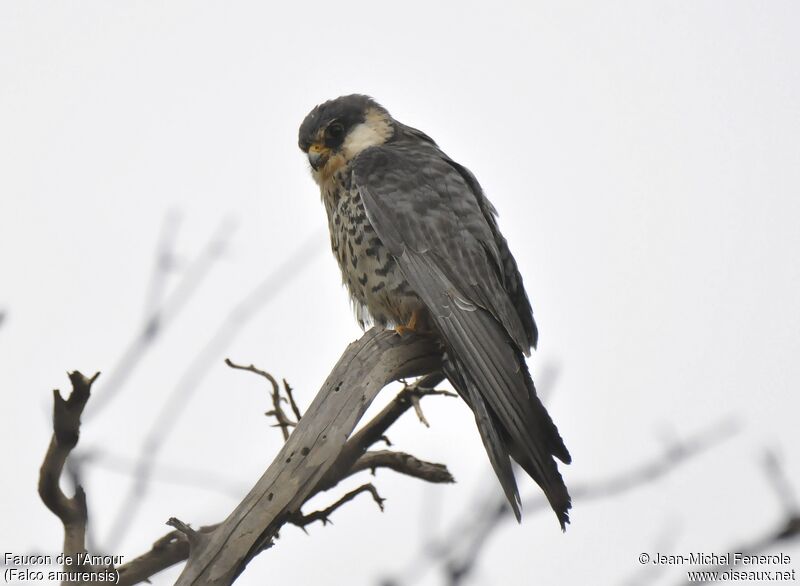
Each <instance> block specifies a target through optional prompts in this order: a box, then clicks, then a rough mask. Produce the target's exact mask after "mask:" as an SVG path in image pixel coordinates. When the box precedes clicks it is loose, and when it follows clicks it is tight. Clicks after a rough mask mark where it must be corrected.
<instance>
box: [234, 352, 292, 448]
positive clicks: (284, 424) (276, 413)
mask: <svg viewBox="0 0 800 586" xmlns="http://www.w3.org/2000/svg"><path fill="white" fill-rule="evenodd" d="M225 364H227V365H228V366H230V367H231V368H234V369H236V370H246V371H248V372H253V373H255V374H257V375H259V376H262V377H264V378H265V379H267V380H268V381H269V383H270V384H271V385H272V393H270V397H271V398H272V411H267V412H266V413H265V415H267V416H268V417H274V418H275V421H277V425H275V427H280V428H281V433H282V434H283V441H286V440H288V439H289V428H290V427H294V426H295V425H297V422H295V421H292V420H291V419H289V417H288V416H287V415H286V412H285V411H284V410H283V407H282V406H281V401H283V400H285V399H283V397H281V388H280V386H279V385H278V381H277V380H276V379H275V377H274V376H272V375H271V374H270V373H268V372H266V371H264V370H261V369H260V368H256V367H255V366H254V365H252V364H250V365H248V366H244V365H242V364H236V363H234V362H233V361H232V360H231V359H230V358H226V359H225ZM283 382H284V384H286V380H284V381H283ZM298 420H299V418H298Z"/></svg>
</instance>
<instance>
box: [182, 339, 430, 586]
mask: <svg viewBox="0 0 800 586" xmlns="http://www.w3.org/2000/svg"><path fill="white" fill-rule="evenodd" d="M440 358H441V357H440V353H439V350H438V348H437V347H436V344H435V342H434V340H432V339H431V338H428V337H424V336H411V337H408V338H405V337H402V338H401V337H400V336H397V335H396V334H395V333H394V332H391V331H382V330H378V329H375V328H373V329H371V330H369V331H367V332H366V333H365V334H364V336H362V338H361V339H359V340H358V341H356V342H354V343H352V344H350V346H349V347H348V348H347V350H346V351H345V353H344V355H343V356H342V358H341V359H340V360H339V362H338V363H337V365H336V366H335V367H334V369H333V371H332V372H331V374H330V376H329V377H328V380H327V381H326V382H325V384H324V385H323V387H322V389H321V390H320V392H319V393H318V394H317V396H316V397H315V399H314V401H313V402H312V403H311V405H310V406H309V408H308V411H307V412H306V414H305V416H304V417H303V419H302V420H301V421H300V422H299V424H298V425H297V427H296V428H295V430H294V432H293V433H292V434H291V436H290V437H289V440H288V441H287V442H286V443H285V444H284V446H283V448H282V449H281V451H280V452H279V453H278V456H277V457H276V458H275V460H274V461H273V463H272V464H271V465H270V466H269V468H268V469H267V470H266V472H265V473H264V475H263V476H262V477H261V479H260V480H259V481H258V483H257V484H256V486H255V487H253V489H252V490H251V491H250V493H249V494H248V495H247V496H246V497H245V498H244V500H243V501H242V503H241V504H240V505H239V506H238V507H237V508H236V509H235V510H234V511H233V512H232V513H231V514H230V515H229V516H228V518H227V519H226V520H225V521H223V522H222V523H221V524H220V525H219V526H218V527H217V528H216V529H214V530H213V531H212V532H211V533H208V534H202V533H194V534H193V540H194V541H195V543H194V544H191V547H190V555H189V562H188V563H187V565H186V567H185V568H184V571H183V573H182V574H181V576H180V577H179V579H178V582H177V584H179V585H186V584H209V585H210V584H230V583H232V582H233V580H235V578H236V577H237V576H238V574H239V573H240V572H241V571H242V570H243V569H244V567H245V566H246V565H247V563H248V562H249V561H250V560H251V559H252V558H253V557H254V556H255V555H257V554H258V553H259V552H260V551H262V550H263V549H264V548H265V547H268V546H269V544H271V542H272V539H273V537H274V536H275V534H276V532H277V530H278V529H279V528H280V526H281V525H283V524H284V523H286V522H287V520H288V519H289V518H290V517H291V516H292V515H294V514H296V513H297V511H299V510H300V507H301V506H302V504H303V503H304V502H305V501H306V500H307V499H308V497H309V495H311V494H312V493H313V492H314V489H315V488H316V487H317V486H319V485H320V481H321V480H322V479H323V478H324V477H325V475H326V474H327V473H328V471H329V470H330V469H331V468H332V467H333V466H334V465H335V463H336V462H337V461H338V458H339V456H340V455H341V453H342V451H343V449H344V447H345V444H346V442H347V438H348V436H349V435H350V433H351V432H352V430H353V428H354V427H355V426H356V424H357V423H358V420H359V419H360V418H361V416H362V415H363V414H364V411H366V409H367V407H368V406H369V404H370V403H371V402H372V400H373V399H374V398H375V396H377V394H378V392H379V391H380V390H381V389H382V388H383V387H384V386H385V385H386V384H388V383H389V382H391V381H393V380H397V379H399V378H402V377H407V376H419V375H423V374H427V373H430V372H433V371H436V370H437V369H438V368H439V365H440ZM380 435H383V433H381V434H380Z"/></svg>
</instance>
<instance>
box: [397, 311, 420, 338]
mask: <svg viewBox="0 0 800 586" xmlns="http://www.w3.org/2000/svg"><path fill="white" fill-rule="evenodd" d="M418 320H419V310H417V309H415V310H414V311H412V312H411V318H410V319H409V320H408V323H407V324H405V325H403V324H399V325H398V326H396V327H395V328H394V331H395V332H397V333H398V334H399V335H401V336H402V335H404V334H413V333H414V332H416V331H417V321H418Z"/></svg>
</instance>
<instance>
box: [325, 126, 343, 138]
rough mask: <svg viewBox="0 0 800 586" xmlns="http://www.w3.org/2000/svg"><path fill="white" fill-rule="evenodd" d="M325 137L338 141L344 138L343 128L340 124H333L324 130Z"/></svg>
mask: <svg viewBox="0 0 800 586" xmlns="http://www.w3.org/2000/svg"><path fill="white" fill-rule="evenodd" d="M325 136H326V137H327V138H330V139H332V140H339V139H341V138H342V137H343V136H344V126H342V124H341V123H340V122H334V123H333V124H331V125H330V126H328V128H326V129H325Z"/></svg>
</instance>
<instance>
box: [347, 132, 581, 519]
mask: <svg viewBox="0 0 800 586" xmlns="http://www.w3.org/2000/svg"><path fill="white" fill-rule="evenodd" d="M417 146H418V147H419V148H416V149H415V148H412V147H406V148H397V147H394V148H392V149H388V148H374V149H370V150H368V151H366V152H364V153H362V155H361V156H360V157H359V159H358V160H357V162H356V165H355V168H354V172H353V182H354V185H355V187H356V188H357V189H358V190H359V192H360V194H361V197H362V201H363V202H364V208H365V211H366V214H367V217H368V218H369V220H370V223H371V224H372V226H373V228H374V229H375V231H376V233H377V234H378V236H379V237H380V238H381V239H382V241H383V243H384V244H385V245H386V246H387V247H388V248H389V250H390V252H391V253H392V255H393V256H395V258H397V260H398V263H399V266H400V268H401V270H402V271H403V274H404V275H405V277H406V279H407V280H408V282H409V284H410V285H411V287H412V288H413V289H414V291H415V292H416V293H417V295H419V296H420V298H421V299H422V300H423V302H424V303H425V305H426V306H427V307H428V309H429V311H430V314H431V317H432V319H433V321H434V324H435V326H436V327H437V329H438V330H439V332H440V333H441V335H442V337H443V339H444V342H445V345H446V346H447V348H448V353H449V354H450V355H451V356H452V358H453V361H452V362H453V364H454V366H455V370H456V374H457V376H456V375H453V376H450V377H449V378H451V381H452V382H453V383H454V386H456V387H457V389H458V390H459V392H460V393H461V394H462V396H464V398H465V399H466V400H467V402H468V403H470V405H471V407H472V408H473V411H474V413H475V416H476V421H477V423H478V427H479V430H480V431H481V436H482V438H483V441H484V444H485V446H486V449H487V452H488V454H489V457H490V460H491V462H492V465H493V467H494V468H495V472H496V473H497V475H498V478H499V479H500V482H501V484H502V486H503V489H504V490H505V491H506V494H507V496H508V498H509V502H510V503H511V504H512V508H514V509H515V512H516V513H518V509H517V502H516V501H518V495H517V492H516V484H515V482H514V479H513V474H512V473H511V470H510V465H509V463H508V453H509V452H510V453H511V455H512V456H514V458H515V459H516V460H517V461H518V462H519V463H520V464H521V465H522V466H523V468H524V469H525V470H526V471H527V472H528V473H529V474H530V475H531V476H532V477H533V478H534V480H536V482H537V483H539V485H540V486H541V487H542V489H543V490H544V492H545V494H546V496H547V498H548V499H549V501H550V503H551V505H552V507H553V509H554V510H555V511H556V514H557V515H558V518H559V522H560V523H561V525H562V527H563V526H564V524H565V523H566V522H568V509H569V508H570V499H569V495H568V493H567V489H566V486H565V485H564V482H563V480H562V478H561V475H560V474H559V472H558V468H557V466H556V464H555V462H554V461H553V459H552V456H553V455H555V456H556V457H558V458H560V459H562V460H563V461H565V462H567V461H569V453H568V452H567V449H566V447H565V446H564V444H563V441H562V440H561V437H560V436H559V434H558V431H557V429H556V427H555V425H554V424H553V422H552V420H551V419H550V417H549V415H548V414H547V412H546V410H545V409H544V407H543V406H542V405H541V403H540V402H539V400H538V398H537V397H536V393H535V389H534V388H533V384H532V382H530V377H529V374H528V371H527V366H526V365H525V362H524V358H523V357H522V352H523V351H524V350H527V349H528V346H529V343H530V339H531V335H530V331H529V330H527V331H526V325H527V324H525V323H524V320H523V319H521V318H520V316H519V315H518V310H517V307H516V306H515V302H514V300H513V299H512V298H511V296H510V294H509V292H508V291H507V290H506V289H505V288H504V283H503V276H504V275H506V274H507V273H506V267H505V266H504V265H503V263H504V261H503V259H502V257H501V254H500V249H499V248H498V245H497V241H496V239H495V235H494V234H493V233H492V232H493V230H496V226H492V225H490V223H489V221H488V220H487V218H486V217H485V215H484V211H483V210H482V209H481V204H480V199H479V197H478V195H477V194H475V193H474V191H472V189H471V188H470V186H469V184H468V183H467V182H466V181H465V179H464V177H463V176H462V175H461V174H460V173H459V172H458V171H457V169H455V168H454V167H453V166H452V165H451V164H450V163H448V161H447V160H445V159H444V158H442V156H441V155H440V154H439V152H438V150H436V149H435V148H434V147H430V148H429V147H428V146H427V145H422V146H419V145H417ZM420 149H421V150H420ZM487 203H488V202H487ZM503 245H505V241H503ZM506 250H507V249H506ZM509 256H510V253H509ZM512 261H513V259H512ZM514 269H515V270H516V265H514ZM519 285H520V286H521V281H520V282H519ZM522 293H523V295H524V291H522ZM525 299H526V301H527V297H525ZM528 310H529V305H528ZM531 322H532V318H531ZM451 374H453V373H451ZM454 379H455V380H454ZM506 444H507V445H506Z"/></svg>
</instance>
